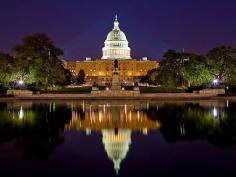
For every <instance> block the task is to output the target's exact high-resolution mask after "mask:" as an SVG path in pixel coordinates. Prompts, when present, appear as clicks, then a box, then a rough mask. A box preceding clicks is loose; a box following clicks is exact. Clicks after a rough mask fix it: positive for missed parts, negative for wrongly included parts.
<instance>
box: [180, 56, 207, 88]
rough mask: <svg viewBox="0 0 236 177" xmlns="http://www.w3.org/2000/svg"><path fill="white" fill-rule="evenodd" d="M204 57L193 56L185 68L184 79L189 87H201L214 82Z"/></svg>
mask: <svg viewBox="0 0 236 177" xmlns="http://www.w3.org/2000/svg"><path fill="white" fill-rule="evenodd" d="M206 60H207V58H206V57H204V56H200V55H199V56H198V55H195V56H192V57H190V58H189V62H188V63H186V64H185V66H184V68H183V73H184V74H183V78H184V79H185V80H186V81H187V83H188V87H191V86H201V85H203V84H205V83H207V82H209V81H211V80H212V74H211V73H210V71H209V68H208V67H207V63H206Z"/></svg>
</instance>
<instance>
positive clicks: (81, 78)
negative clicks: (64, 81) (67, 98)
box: [77, 69, 85, 84]
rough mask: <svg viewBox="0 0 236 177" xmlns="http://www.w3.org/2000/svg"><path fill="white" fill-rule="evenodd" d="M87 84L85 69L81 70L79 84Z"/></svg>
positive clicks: (78, 78)
mask: <svg viewBox="0 0 236 177" xmlns="http://www.w3.org/2000/svg"><path fill="white" fill-rule="evenodd" d="M84 82H85V72H84V70H83V69H81V70H79V73H78V76H77V84H83V83H84Z"/></svg>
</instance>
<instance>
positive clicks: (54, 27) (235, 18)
mask: <svg viewBox="0 0 236 177" xmlns="http://www.w3.org/2000/svg"><path fill="white" fill-rule="evenodd" d="M235 8H236V1H235V0H208V1H207V0H1V2H0V24H1V25H0V27H1V28H0V51H4V52H7V53H12V51H11V48H12V47H13V46H14V45H16V44H17V43H19V42H20V41H21V38H22V37H24V36H25V35H29V34H33V33H36V32H44V33H46V34H47V35H48V36H49V37H50V38H51V39H52V40H53V41H55V44H56V46H58V47H59V48H61V49H63V51H64V53H65V56H64V57H65V58H67V59H78V58H80V59H84V58H85V57H87V56H88V57H92V58H100V57H101V55H102V51H101V50H102V47H103V45H104V40H105V38H106V35H107V33H108V32H109V31H110V30H111V29H112V28H113V20H114V15H115V14H118V18H119V22H120V28H121V29H122V30H123V31H124V32H125V34H126V36H127V38H128V41H129V45H130V47H131V55H132V57H133V58H134V57H135V58H140V57H142V56H147V57H148V58H152V59H157V58H158V59H159V58H160V57H161V56H162V55H163V52H164V51H166V50H167V49H170V48H173V49H176V50H179V51H180V50H181V49H182V48H185V51H190V52H198V53H203V54H204V53H206V52H207V51H208V50H209V49H211V48H213V47H216V46H220V45H231V46H232V47H236V10H235Z"/></svg>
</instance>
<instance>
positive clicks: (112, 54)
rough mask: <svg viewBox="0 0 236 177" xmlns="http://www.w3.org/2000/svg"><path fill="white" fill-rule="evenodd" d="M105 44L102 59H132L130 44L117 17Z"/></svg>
mask: <svg viewBox="0 0 236 177" xmlns="http://www.w3.org/2000/svg"><path fill="white" fill-rule="evenodd" d="M104 43H105V46H104V47H103V49H102V52H103V56H102V59H131V57H130V48H129V46H128V43H129V42H128V40H127V38H126V36H125V33H124V32H123V31H121V30H120V28H119V22H118V19H117V16H116V17H115V21H114V28H113V30H112V31H110V32H109V33H108V35H107V38H106V40H105V42H104Z"/></svg>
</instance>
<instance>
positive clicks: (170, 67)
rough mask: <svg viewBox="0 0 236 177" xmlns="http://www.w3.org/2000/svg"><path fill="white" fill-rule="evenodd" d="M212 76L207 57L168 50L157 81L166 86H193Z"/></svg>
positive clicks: (201, 83) (205, 81)
mask: <svg viewBox="0 0 236 177" xmlns="http://www.w3.org/2000/svg"><path fill="white" fill-rule="evenodd" d="M212 78H213V76H212V74H211V73H210V71H209V67H208V65H207V57H205V56H201V55H197V54H192V53H178V52H176V51H175V50H168V51H167V52H166V53H165V54H164V56H163V60H162V61H161V62H160V68H159V71H158V76H157V77H156V81H157V82H158V84H161V85H164V86H166V87H179V86H181V87H191V86H201V85H203V84H205V83H207V82H209V81H210V80H212Z"/></svg>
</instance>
